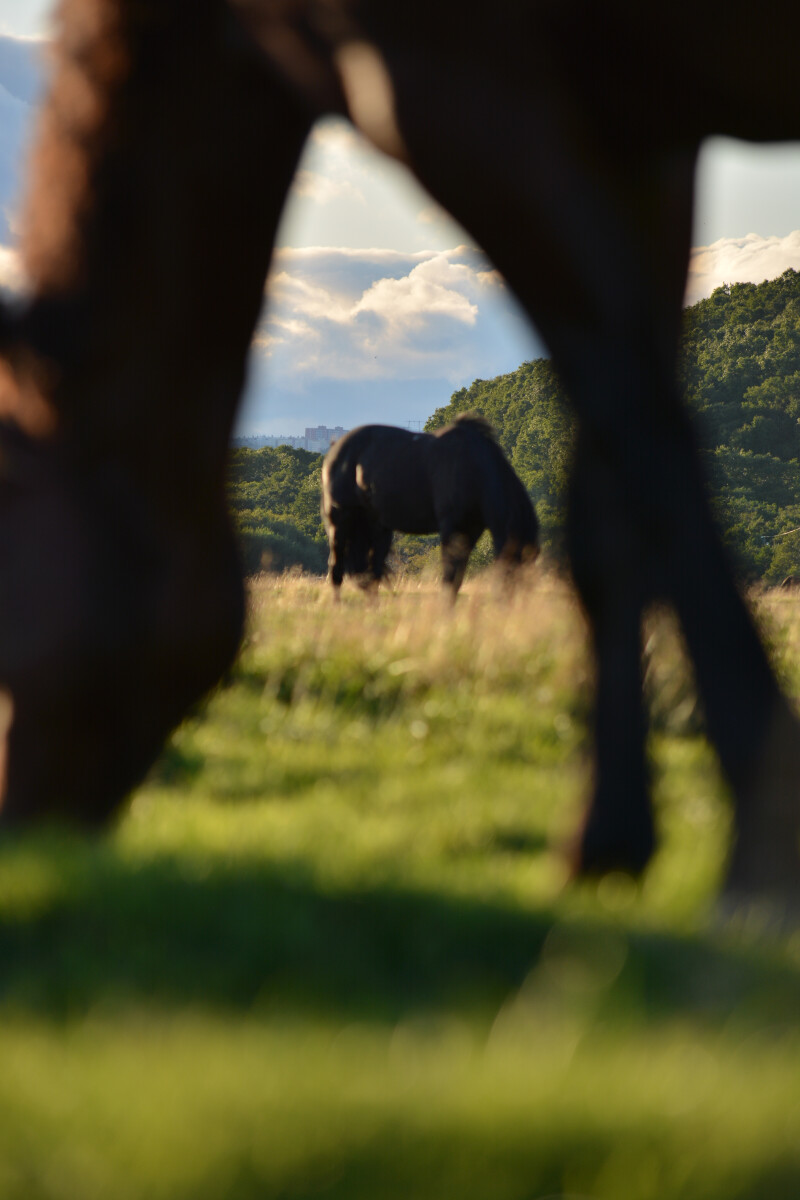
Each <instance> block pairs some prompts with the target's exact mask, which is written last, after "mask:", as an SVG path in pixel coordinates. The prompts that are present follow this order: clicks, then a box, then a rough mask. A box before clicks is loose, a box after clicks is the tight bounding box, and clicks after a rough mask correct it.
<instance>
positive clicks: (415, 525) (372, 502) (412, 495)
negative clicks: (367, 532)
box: [324, 425, 436, 533]
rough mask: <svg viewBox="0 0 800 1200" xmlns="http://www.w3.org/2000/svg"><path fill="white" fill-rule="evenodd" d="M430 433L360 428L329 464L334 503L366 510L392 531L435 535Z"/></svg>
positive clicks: (336, 449)
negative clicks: (430, 473) (430, 465)
mask: <svg viewBox="0 0 800 1200" xmlns="http://www.w3.org/2000/svg"><path fill="white" fill-rule="evenodd" d="M432 441H433V439H432V437H431V435H430V434H428V433H411V432H409V431H408V430H407V429H398V428H396V427H395V426H393V425H361V426H359V427H358V428H357V429H353V430H351V432H350V433H348V434H346V435H345V436H344V437H343V438H341V439H340V440H339V441H338V442H337V443H336V444H335V445H334V446H333V447H332V449H331V450H330V452H329V455H328V457H327V458H326V460H325V469H324V475H325V476H326V477H327V479H328V486H329V488H330V494H331V496H332V499H333V501H334V502H335V503H337V504H351V505H356V506H358V507H361V508H362V509H365V510H367V511H368V512H369V513H370V514H371V515H372V517H373V519H374V520H375V521H376V522H378V523H379V524H380V525H383V526H385V527H386V528H387V529H395V530H398V531H400V532H402V533H434V532H435V531H436V517H435V513H434V510H433V503H432V494H431V483H430V475H429V465H428V452H429V446H430V443H431V442H432Z"/></svg>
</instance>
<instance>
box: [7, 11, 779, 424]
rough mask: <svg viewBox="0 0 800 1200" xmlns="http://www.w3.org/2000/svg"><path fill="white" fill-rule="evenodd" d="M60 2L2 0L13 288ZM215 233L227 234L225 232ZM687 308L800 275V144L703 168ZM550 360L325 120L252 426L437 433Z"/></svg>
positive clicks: (517, 316)
mask: <svg viewBox="0 0 800 1200" xmlns="http://www.w3.org/2000/svg"><path fill="white" fill-rule="evenodd" d="M49 9H50V3H49V0H0V285H2V284H5V285H6V286H12V285H15V284H16V283H18V274H19V273H18V265H17V261H16V255H15V250H14V245H15V237H16V231H17V214H18V211H19V195H20V190H21V186H22V179H23V172H24V157H25V149H26V146H27V144H28V142H29V139H30V136H31V130H32V126H33V122H34V117H35V111H36V97H37V95H38V93H39V91H40V88H41V81H42V79H43V77H44V70H43V68H41V67H39V66H37V56H36V50H37V43H31V42H29V41H21V40H20V39H27V38H40V39H41V38H43V37H44V36H45V35H46V33H47V13H48V12H49ZM212 236H213V231H212ZM693 245H694V249H693V252H692V261H691V269H690V275H689V281H688V286H687V293H686V300H687V303H692V302H694V301H695V300H697V299H700V298H701V297H703V296H707V295H709V294H710V292H711V291H712V290H713V288H714V287H717V286H719V285H720V284H721V283H723V282H728V283H733V282H745V281H752V282H755V283H758V282H760V281H761V280H762V279H765V278H772V277H774V276H775V275H778V274H780V273H781V272H782V271H783V270H785V269H786V268H787V267H789V266H792V267H795V268H796V269H800V144H792V145H789V146H766V147H753V146H746V145H744V144H743V143H737V142H733V141H729V140H723V139H715V140H714V141H712V142H710V143H709V144H708V145H707V146H706V148H705V149H704V151H703V154H702V156H701V162H700V168H699V173H698V198H697V206H696V212H695V223H694V237H693ZM544 353H546V351H545V349H544V347H543V345H542V343H541V342H540V340H539V339H538V337H537V336H536V334H535V332H534V331H533V330H532V329H531V328H530V326H529V325H528V323H527V320H526V319H525V317H524V316H523V315H522V313H521V311H520V310H519V307H518V306H517V304H516V302H515V300H514V298H513V296H512V295H511V294H510V293H509V290H508V288H507V287H506V286H505V284H504V281H503V280H502V278H501V277H500V276H499V274H498V273H497V272H496V271H495V270H494V269H493V268H492V266H491V264H490V263H489V262H488V261H487V260H486V258H485V257H484V256H483V255H482V253H481V252H480V251H479V250H478V249H477V248H476V247H475V244H474V241H473V239H472V238H471V237H470V236H469V235H468V234H467V233H466V232H465V231H464V230H463V229H462V228H461V227H460V226H458V225H457V224H455V222H453V221H452V220H451V219H450V217H449V216H448V215H447V214H445V213H444V212H443V211H442V210H441V209H440V208H438V206H437V205H435V204H434V203H433V202H432V201H431V199H430V197H429V196H428V195H427V194H426V193H425V192H424V191H422V190H421V189H420V188H419V186H418V185H417V184H416V183H415V182H414V181H413V179H412V178H411V177H410V176H409V175H408V173H407V172H406V171H405V169H404V168H402V167H401V166H399V165H397V164H395V163H393V162H391V161H389V160H387V159H384V158H383V157H382V156H381V155H379V154H378V153H377V152H376V151H374V150H372V149H371V148H370V147H369V146H367V145H366V144H365V143H364V142H363V140H362V139H360V137H359V136H358V135H357V134H356V133H355V132H354V131H353V129H352V127H351V126H349V125H348V124H347V123H346V122H344V121H341V120H338V119H336V120H334V119H328V120H326V121H323V122H320V123H318V124H317V125H316V126H315V128H314V130H313V131H312V134H311V136H310V138H309V142H308V144H307V147H306V151H305V153H304V156H303V159H302V161H301V163H300V166H299V169H298V172H297V176H296V179H295V183H294V186H293V189H292V192H291V195H290V199H289V201H288V203H287V209H286V212H285V215H284V220H283V222H282V225H281V229H280V231H279V236H278V249H277V252H276V254H275V258H274V262H273V268H272V271H271V274H270V279H269V281H268V286H267V289H266V303H265V307H264V311H263V313H262V317H261V320H260V322H259V326H258V329H257V331H256V336H255V338H254V341H253V349H252V353H251V358H250V365H249V382H248V386H247V391H246V395H245V398H244V401H243V404H242V406H241V410H240V415H239V420H238V424H237V430H236V432H238V433H241V434H254V433H272V434H296V433H302V432H303V430H304V428H305V427H306V426H307V425H317V424H326V425H331V426H333V425H343V426H344V427H345V428H349V427H352V426H353V425H355V424H359V423H361V422H366V421H382V422H387V423H391V424H400V425H405V424H411V425H415V424H416V423H420V422H423V421H424V420H425V419H426V418H427V417H428V416H429V415H430V413H431V412H432V411H433V410H434V409H435V408H436V407H438V406H439V405H442V404H446V403H447V401H448V400H449V398H450V395H451V394H452V392H453V391H454V390H455V389H456V388H459V387H463V386H468V385H469V384H470V383H471V382H472V380H473V379H476V378H492V377H493V376H495V375H499V374H502V373H505V372H507V371H511V370H513V369H514V368H515V367H517V366H518V365H519V364H520V363H521V362H523V361H525V360H526V359H530V358H534V357H537V356H539V355H541V354H544Z"/></svg>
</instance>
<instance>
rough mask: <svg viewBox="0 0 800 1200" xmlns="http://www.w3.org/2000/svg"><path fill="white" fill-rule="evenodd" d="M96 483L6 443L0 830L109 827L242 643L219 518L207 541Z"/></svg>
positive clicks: (227, 544)
mask: <svg viewBox="0 0 800 1200" xmlns="http://www.w3.org/2000/svg"><path fill="white" fill-rule="evenodd" d="M85 474H86V473H85V472H83V471H80V472H78V471H76V470H75V469H74V468H73V466H72V464H71V461H70V456H69V455H68V454H66V453H65V452H64V449H63V448H59V447H57V446H56V447H54V446H53V445H50V446H47V447H44V446H42V445H40V444H36V443H33V442H31V443H26V442H25V440H24V439H20V438H17V437H16V435H10V436H6V435H5V434H3V433H2V432H0V561H2V563H3V571H2V576H0V697H1V698H2V716H3V721H2V724H3V729H2V730H0V736H2V735H4V743H3V745H2V747H0V750H2V753H0V763H2V766H3V771H2V779H0V789H2V798H1V800H0V818H1V819H2V821H3V823H4V824H12V823H13V824H23V823H27V822H29V821H31V820H36V819H40V818H53V817H54V818H57V819H66V820H68V821H71V822H78V823H81V824H85V825H96V824H99V823H100V822H103V821H105V820H106V819H107V818H108V817H110V816H111V815H112V814H113V812H114V811H115V809H116V808H117V807H118V805H119V804H120V803H121V802H122V801H123V800H124V799H125V797H126V796H127V794H128V793H129V791H130V790H131V789H132V788H133V787H134V786H135V785H136V784H138V783H139V782H140V781H141V780H142V779H143V777H144V776H145V774H146V773H147V771H148V769H149V768H150V766H151V765H152V763H153V762H154V761H155V759H156V758H157V756H158V754H159V752H160V750H161V747H162V745H163V742H164V740H165V739H166V737H167V736H168V735H169V733H170V732H171V731H172V729H173V728H174V727H175V726H176V725H177V724H178V723H179V721H180V720H181V719H182V717H183V715H184V714H185V712H186V711H187V709H188V708H190V707H191V705H193V704H194V703H196V701H197V700H198V699H199V698H200V697H201V696H202V695H203V693H205V692H206V691H207V690H208V689H209V688H210V687H211V686H212V685H213V684H214V683H215V682H216V681H217V679H218V678H219V677H220V675H221V674H222V672H223V671H224V670H225V669H226V668H227V667H228V666H229V665H230V662H231V661H232V659H233V657H234V655H235V653H236V648H237V646H238V642H239V637H240V632H241V627H242V620H243V597H242V588H241V582H240V580H239V576H238V569H237V564H236V556H235V553H234V551H233V543H232V539H231V536H230V533H229V531H228V529H227V519H226V518H225V516H224V512H223V511H222V510H221V509H220V512H219V513H212V512H211V511H210V508H209V506H206V519H205V523H204V528H203V533H202V536H198V531H197V530H196V525H195V526H193V525H191V524H189V523H187V522H186V521H185V520H180V519H178V520H175V519H174V512H169V511H164V512H159V513H155V514H154V513H153V512H152V511H150V510H149V509H148V508H145V506H144V504H143V503H142V502H141V500H140V498H139V496H138V494H134V493H130V494H128V493H127V492H125V491H124V490H123V489H122V488H121V487H119V486H118V483H117V482H115V483H114V484H109V482H108V480H104V481H103V483H102V485H101V484H100V483H98V482H94V483H92V481H91V480H90V479H88V480H87V478H86V477H85ZM159 516H160V517H161V518H162V519H161V521H160V522H159V521H158V517H159ZM187 529H192V530H193V532H192V534H191V535H190V534H188V532H187Z"/></svg>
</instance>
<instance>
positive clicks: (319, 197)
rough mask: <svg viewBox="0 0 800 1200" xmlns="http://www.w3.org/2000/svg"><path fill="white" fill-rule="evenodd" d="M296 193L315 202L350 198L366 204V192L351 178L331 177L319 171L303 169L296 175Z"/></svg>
mask: <svg viewBox="0 0 800 1200" xmlns="http://www.w3.org/2000/svg"><path fill="white" fill-rule="evenodd" d="M293 187H294V194H295V195H296V196H300V197H302V198H303V199H306V200H312V201H313V202H314V203H315V204H332V203H333V201H334V200H350V201H355V202H356V203H357V204H365V203H366V200H365V197H364V193H363V192H362V191H361V189H360V188H357V187H356V186H355V184H354V183H353V182H352V180H350V179H331V178H330V176H327V175H321V174H320V173H319V172H318V171H309V170H307V169H305V168H304V169H302V170H300V171H298V172H297V174H296V175H295V177H294V184H293Z"/></svg>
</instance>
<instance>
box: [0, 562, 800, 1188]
mask: <svg viewBox="0 0 800 1200" xmlns="http://www.w3.org/2000/svg"><path fill="white" fill-rule="evenodd" d="M251 609H252V613H251V623H250V632H249V635H248V638H247V641H246V644H245V647H244V650H243V653H242V656H241V659H240V661H239V663H238V665H237V667H236V668H235V670H234V672H233V674H232V677H231V679H230V680H229V681H228V683H227V684H226V686H225V687H224V688H222V689H220V690H219V692H218V693H217V694H216V695H215V696H214V697H213V698H212V699H211V700H210V701H209V702H208V704H207V705H206V706H205V708H204V710H203V711H202V712H201V713H199V714H197V715H196V716H195V717H194V718H193V719H191V720H190V721H189V722H187V723H186V725H185V726H184V727H183V728H182V729H180V730H179V731H178V732H177V734H176V735H175V737H174V738H173V740H172V742H171V744H170V746H169V747H168V749H167V750H166V752H165V754H164V756H163V759H162V761H161V762H160V763H159V765H158V767H157V768H156V770H155V771H154V772H153V775H152V778H151V780H150V781H149V782H148V784H147V785H146V786H145V787H143V788H142V789H141V790H140V791H139V792H138V794H137V795H136V796H135V797H134V799H133V801H132V803H131V805H130V808H129V809H128V811H127V812H126V813H125V814H124V815H123V817H122V818H121V820H120V821H119V823H118V825H117V827H116V828H115V829H114V830H112V831H111V832H110V833H109V834H108V835H107V836H104V837H102V838H99V839H94V840H87V839H84V838H78V837H70V836H67V835H65V834H57V833H54V832H50V833H47V834H42V833H39V834H36V835H29V836H18V837H15V838H13V839H10V838H6V839H5V840H4V841H3V843H2V845H1V846H0V1015H1V1016H2V1020H1V1021H0V1198H2V1200H38V1198H40V1197H41V1198H44V1197H46V1198H48V1200H67V1198H69V1200H73V1198H75V1200H77V1198H80V1200H93V1198H95V1197H97V1198H98V1200H99V1198H100V1197H102V1198H103V1200H106V1198H111V1197H114V1198H115V1200H117V1198H118V1200H125V1198H128V1197H130V1198H140V1197H141V1198H143V1200H144V1198H145V1197H146V1198H148V1200H161V1198H164V1200H167V1198H169V1200H184V1198H186V1200H190V1198H191V1200H206V1198H208V1200H211V1198H215V1200H216V1198H225V1200H240V1198H242V1200H244V1198H251V1197H253V1198H255V1197H259V1198H260V1197H287V1198H289V1197H291V1198H304V1197H330V1198H335V1200H382V1198H384V1197H386V1198H391V1200H450V1198H452V1200H534V1198H544V1197H554V1196H559V1197H561V1196H564V1197H566V1196H569V1197H571V1198H572V1200H577V1198H581V1200H587V1198H590V1197H591V1198H595V1200H629V1198H630V1200H651V1198H652V1200H672V1198H678V1197H680V1198H681V1200H717V1198H719V1200H737V1198H738V1200H796V1198H797V1197H798V1196H800V933H797V934H785V935H783V936H780V937H778V936H776V935H771V934H770V933H769V931H768V930H765V929H764V928H763V927H762V926H761V925H760V924H759V921H758V918H757V915H756V916H751V917H750V918H748V919H747V920H743V921H740V922H739V923H736V924H728V925H725V926H720V924H719V923H718V922H715V920H714V905H713V901H714V896H715V892H716V889H717V887H718V883H719V879H720V876H721V872H722V870H723V865H724V859H725V853H726V845H727V839H728V836H729V813H728V808H727V804H726V799H725V794H724V788H723V786H722V783H721V781H720V778H719V776H718V773H717V770H716V766H715V763H714V760H713V757H712V756H711V754H710V752H709V750H708V749H707V747H706V745H705V743H704V741H703V739H702V737H701V734H700V718H699V714H698V711H697V706H696V702H695V698H694V693H693V690H692V684H691V679H690V676H689V673H688V671H687V667H686V664H685V661H684V659H683V657H682V654H681V649H680V645H679V642H678V639H677V638H676V636H675V631H674V629H673V627H672V625H671V623H670V621H669V620H668V619H667V618H666V617H663V616H660V617H654V618H653V619H652V621H651V622H650V625H649V628H648V631H647V639H646V640H647V659H648V668H647V681H648V682H647V685H648V692H649V695H650V699H651V709H652V718H653V734H652V746H651V750H652V759H653V770H654V776H655V783H656V787H655V790H656V798H657V804H658V819H659V825H660V828H661V830H662V836H663V848H662V849H661V851H660V852H659V855H658V857H657V859H656V860H655V862H654V864H653V866H652V868H651V870H650V871H649V872H648V874H647V876H646V878H645V879H644V881H643V883H642V884H641V885H639V886H635V885H633V884H632V883H630V882H629V881H627V880H625V879H617V878H613V877H612V878H609V879H607V880H605V881H604V882H603V883H601V884H600V885H598V886H592V887H590V886H588V885H584V886H581V887H578V888H575V887H573V888H565V886H564V883H565V878H564V869H563V865H562V861H563V860H562V858H561V856H560V854H559V852H558V851H559V847H561V846H562V845H563V843H564V841H565V839H567V838H568V836H569V834H570V831H571V830H573V829H574V827H575V824H576V821H577V818H578V814H579V812H580V804H581V797H582V795H583V793H584V789H585V787H586V785H587V779H588V767H587V746H586V736H585V732H584V721H585V715H586V710H587V703H588V696H589V691H590V676H589V666H588V663H587V658H586V650H585V641H584V634H583V629H582V624H581V620H580V618H579V615H578V613H577V610H576V607H575V604H574V601H573V599H572V598H571V596H570V594H569V592H568V590H567V589H566V587H565V585H564V584H563V583H561V582H560V581H559V580H557V579H556V578H555V577H552V576H546V575H541V574H540V575H537V576H534V578H533V580H532V581H531V583H530V586H529V587H528V588H526V589H524V590H523V591H522V592H520V593H518V594H517V595H516V596H515V597H514V598H513V599H511V600H509V599H507V598H505V597H503V596H502V595H500V594H498V593H497V592H496V591H495V590H494V588H493V587H492V585H491V583H490V581H489V580H487V578H486V577H480V578H477V579H473V580H471V581H469V582H468V584H467V586H466V588H465V591H464V594H463V595H462V598H461V599H460V601H459V603H458V606H457V608H456V610H455V612H449V611H448V610H447V609H446V608H445V606H444V604H443V602H442V599H441V597H440V595H439V593H438V589H437V588H436V586H435V585H434V584H432V583H423V584H421V585H416V584H411V583H409V584H404V585H402V586H400V587H399V588H398V590H397V591H395V592H386V593H382V594H381V596H380V597H379V598H378V599H377V600H374V599H372V598H370V597H369V596H366V595H364V594H362V593H360V592H358V591H356V590H355V589H352V590H348V589H345V592H344V596H343V601H342V603H341V604H340V605H339V606H334V605H333V604H332V603H331V601H330V599H329V597H328V596H327V594H326V592H325V588H324V585H323V584H322V583H321V581H319V580H312V579H304V578H289V577H284V578H268V577H262V578H260V579H258V580H256V581H255V582H254V584H253V586H252V604H251ZM757 610H758V613H759V619H760V620H761V622H762V623H763V626H764V629H765V633H766V636H767V638H768V641H769V643H770V646H771V647H772V650H773V653H774V655H775V658H776V661H777V662H778V664H779V667H780V670H781V672H782V675H783V678H784V679H785V681H786V683H787V686H788V687H789V688H790V690H791V691H792V693H793V694H794V696H795V697H796V698H797V697H798V696H800V599H799V598H796V597H795V596H793V595H792V594H790V593H779V592H775V593H771V594H769V593H768V594H765V595H764V596H762V597H760V598H759V599H758V600H757Z"/></svg>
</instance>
